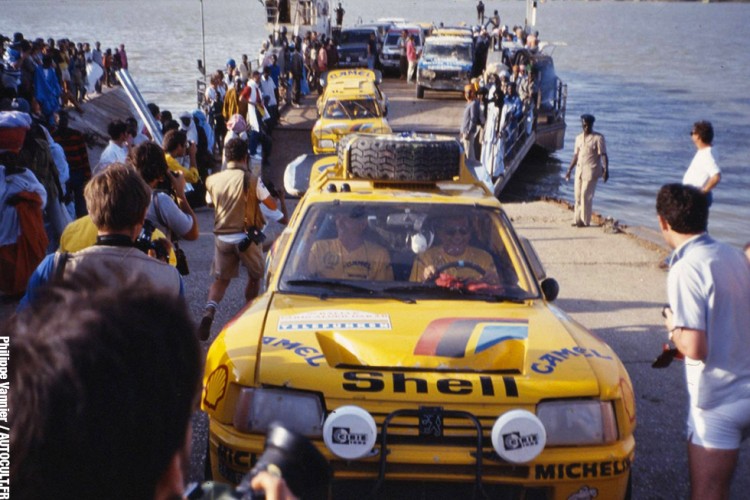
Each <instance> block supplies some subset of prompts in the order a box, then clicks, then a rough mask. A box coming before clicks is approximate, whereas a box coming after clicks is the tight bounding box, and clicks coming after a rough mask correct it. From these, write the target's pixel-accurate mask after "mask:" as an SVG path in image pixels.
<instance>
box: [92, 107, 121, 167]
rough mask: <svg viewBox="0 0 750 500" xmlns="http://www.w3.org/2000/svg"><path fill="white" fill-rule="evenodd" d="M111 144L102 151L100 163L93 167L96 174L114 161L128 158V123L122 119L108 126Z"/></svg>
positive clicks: (117, 161) (118, 161) (119, 161)
mask: <svg viewBox="0 0 750 500" xmlns="http://www.w3.org/2000/svg"><path fill="white" fill-rule="evenodd" d="M107 133H108V134H109V144H107V147H106V148H104V151H102V155H101V156H100V157H99V163H97V164H96V166H95V167H94V168H93V169H92V171H91V174H92V175H96V174H98V173H99V172H101V171H102V170H104V169H105V168H107V167H108V166H110V165H111V164H113V163H125V160H127V158H128V124H127V123H125V122H124V121H122V120H115V121H113V122H110V124H109V125H108V126H107Z"/></svg>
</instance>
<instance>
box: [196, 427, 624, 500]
mask: <svg viewBox="0 0 750 500" xmlns="http://www.w3.org/2000/svg"><path fill="white" fill-rule="evenodd" d="M460 413H465V412H460ZM467 422H468V420H467ZM478 425H479V428H480V430H483V431H484V432H483V433H482V434H483V435H484V436H486V431H487V429H481V424H478ZM473 426H474V424H471V423H467V428H471V427H473ZM379 427H380V429H379V433H380V437H379V439H378V443H377V445H376V446H375V448H374V450H373V454H372V456H370V457H366V458H364V459H360V460H352V461H344V460H341V459H338V458H337V457H335V456H333V455H332V454H331V453H330V452H329V451H328V449H327V448H326V447H325V445H324V444H323V442H322V439H318V440H315V441H314V444H315V446H316V447H317V448H318V449H319V450H320V451H321V453H323V455H324V456H325V457H326V458H328V459H329V461H330V463H331V466H332V468H333V470H334V480H335V482H336V483H337V484H339V483H344V482H346V483H349V482H353V483H357V484H366V485H367V489H369V491H373V490H375V491H376V492H377V491H381V492H382V489H383V487H384V484H385V483H386V482H393V481H399V482H413V481H418V482H427V483H436V484H438V483H442V484H445V483H456V484H464V485H465V486H466V487H467V488H468V490H469V491H471V490H475V491H476V490H477V489H479V491H485V490H487V491H498V488H500V490H499V491H507V492H508V494H509V496H507V498H516V495H518V496H517V497H518V498H522V497H523V495H524V494H525V493H524V492H534V494H535V495H541V498H548V499H555V500H556V499H567V498H569V497H571V496H572V497H573V498H578V497H576V496H575V495H580V494H582V493H585V492H590V493H591V492H594V493H595V494H596V495H598V497H599V498H607V499H622V498H625V493H626V490H627V486H628V479H629V475H630V466H631V463H632V461H633V457H634V449H635V441H634V439H633V436H629V437H627V438H626V439H624V440H621V441H618V442H616V443H613V444H610V445H605V446H589V447H580V448H576V447H560V448H547V449H545V450H544V451H543V452H542V453H541V454H540V455H539V456H538V457H537V458H536V459H534V460H533V461H532V462H530V463H526V464H521V465H518V464H513V463H509V462H505V461H503V460H502V459H500V458H499V457H498V456H497V454H496V453H495V452H494V451H493V450H492V446H491V443H489V439H487V438H486V437H484V438H483V437H478V436H477V435H475V436H474V440H473V441H474V443H467V444H465V445H461V446H456V445H454V443H451V444H446V443H445V442H443V443H440V442H437V441H431V442H429V443H420V442H418V440H415V439H407V440H403V439H399V436H395V435H394V436H391V435H386V434H389V433H388V432H383V430H382V427H383V426H382V425H379ZM386 427H387V425H386ZM209 435H210V438H209V446H210V450H209V451H210V456H211V465H212V471H213V474H214V479H215V480H220V481H229V482H232V483H237V482H239V480H240V479H241V477H242V476H243V475H244V474H245V473H247V472H248V471H249V470H250V468H252V466H253V464H254V463H255V461H256V460H257V458H258V457H259V456H260V454H261V453H262V452H263V446H264V441H265V438H264V436H262V435H255V434H242V433H239V432H236V431H235V429H234V428H233V427H232V426H229V425H223V424H219V423H217V422H216V421H214V420H211V422H210V426H209ZM469 441H471V440H469ZM384 443H385V444H384ZM384 448H385V449H387V453H386V454H381V453H380V450H382V449H384ZM478 449H479V450H481V451H480V453H477V450H478ZM335 490H336V486H335V485H334V491H335ZM493 495H494V494H493ZM534 498H540V496H534Z"/></svg>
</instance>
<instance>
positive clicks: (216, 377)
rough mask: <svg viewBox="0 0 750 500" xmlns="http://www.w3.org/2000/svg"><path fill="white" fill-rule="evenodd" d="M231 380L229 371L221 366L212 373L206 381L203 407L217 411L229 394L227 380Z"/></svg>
mask: <svg viewBox="0 0 750 500" xmlns="http://www.w3.org/2000/svg"><path fill="white" fill-rule="evenodd" d="M228 379H229V369H228V368H227V367H226V366H225V365H221V366H219V367H218V368H216V369H215V370H214V371H212V372H211V375H209V376H208V380H207V381H206V388H205V389H204V391H203V405H204V406H205V407H206V408H210V409H212V410H215V409H216V407H217V406H218V405H219V401H221V400H222V399H223V398H224V396H225V395H226V393H227V380H228Z"/></svg>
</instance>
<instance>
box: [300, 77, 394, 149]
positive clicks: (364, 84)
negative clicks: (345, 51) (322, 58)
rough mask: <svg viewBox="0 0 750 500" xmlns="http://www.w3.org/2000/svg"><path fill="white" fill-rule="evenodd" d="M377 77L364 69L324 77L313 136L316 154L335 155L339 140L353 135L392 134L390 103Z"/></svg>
mask: <svg viewBox="0 0 750 500" xmlns="http://www.w3.org/2000/svg"><path fill="white" fill-rule="evenodd" d="M378 75H379V72H375V71H371V70H368V69H361V68H357V69H349V70H335V71H330V72H328V73H327V74H326V75H325V77H324V78H323V79H322V80H323V82H324V83H325V85H324V87H323V89H324V90H323V93H322V94H321V96H320V98H319V99H318V103H317V106H318V114H319V116H320V117H319V118H318V120H317V121H316V122H315V124H314V125H313V128H312V131H311V133H310V138H311V141H312V148H313V152H314V153H316V154H320V153H334V152H335V151H336V144H338V142H339V139H340V138H341V137H343V136H344V135H346V134H350V133H353V132H372V133H390V132H391V127H390V125H389V124H388V120H387V118H386V115H387V114H388V101H387V98H386V97H385V94H383V92H382V91H381V90H380V87H379V86H378V83H377V82H378V81H379V76H378Z"/></svg>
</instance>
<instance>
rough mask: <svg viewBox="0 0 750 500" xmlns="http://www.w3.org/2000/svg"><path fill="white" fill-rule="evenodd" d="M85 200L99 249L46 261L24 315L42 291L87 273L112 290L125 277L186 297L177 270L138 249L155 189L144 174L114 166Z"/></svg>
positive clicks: (32, 285) (32, 282)
mask: <svg viewBox="0 0 750 500" xmlns="http://www.w3.org/2000/svg"><path fill="white" fill-rule="evenodd" d="M84 196H85V198H86V208H87V209H88V212H89V216H90V217H91V220H92V221H93V223H94V225H95V226H96V228H97V236H96V243H95V245H94V246H91V247H88V248H85V249H83V250H80V251H78V252H75V253H70V254H69V253H65V252H62V253H60V252H57V253H54V254H50V255H48V256H47V257H45V258H44V260H43V261H42V262H41V263H40V264H39V266H38V267H37V268H36V270H35V271H34V273H33V274H32V275H31V278H29V284H28V287H27V289H26V295H25V296H24V297H23V299H21V303H20V304H19V306H18V308H19V310H21V309H24V308H26V307H28V305H29V304H30V303H31V302H33V300H35V298H36V295H37V293H38V291H39V288H40V287H41V286H42V285H44V284H46V283H49V282H51V281H53V280H54V279H56V278H57V277H66V278H67V277H70V276H73V275H75V274H77V273H79V272H82V271H83V272H86V271H88V272H91V273H93V274H94V275H96V276H98V277H100V278H101V279H102V280H103V281H106V282H107V283H109V284H110V285H111V286H112V287H119V286H120V285H121V284H122V279H123V272H127V275H128V276H129V277H133V278H134V279H138V280H139V281H140V283H141V284H142V285H144V286H148V285H151V286H152V287H153V288H154V289H156V290H159V291H162V292H165V293H169V294H171V295H173V296H175V297H177V296H180V297H182V296H183V295H184V286H183V282H182V278H181V277H180V275H179V273H178V272H177V270H176V269H175V268H174V267H172V266H170V265H169V264H167V263H165V262H161V261H159V260H157V259H154V258H151V257H149V256H148V255H146V254H145V253H143V252H142V251H140V250H139V249H138V248H136V246H135V240H136V238H137V237H138V235H139V234H140V233H141V229H142V227H143V225H144V222H145V220H146V210H147V209H148V206H149V204H150V202H151V189H150V188H149V187H148V185H146V183H145V181H144V180H143V178H142V177H141V176H140V174H138V172H136V171H135V169H133V168H132V167H130V166H128V165H124V164H122V163H113V164H112V165H110V166H109V167H108V168H107V169H106V170H104V171H103V172H101V173H100V174H97V175H95V176H94V177H92V178H91V180H90V181H89V183H88V184H86V188H85V189H84Z"/></svg>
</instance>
